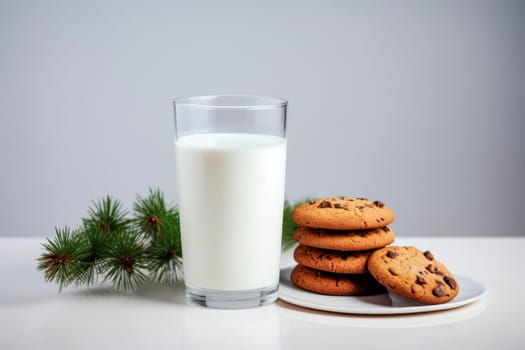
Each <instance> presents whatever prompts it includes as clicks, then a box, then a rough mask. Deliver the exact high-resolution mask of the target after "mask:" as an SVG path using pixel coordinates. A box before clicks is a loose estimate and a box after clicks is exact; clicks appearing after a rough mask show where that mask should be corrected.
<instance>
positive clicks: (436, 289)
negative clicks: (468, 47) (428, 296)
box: [432, 286, 445, 298]
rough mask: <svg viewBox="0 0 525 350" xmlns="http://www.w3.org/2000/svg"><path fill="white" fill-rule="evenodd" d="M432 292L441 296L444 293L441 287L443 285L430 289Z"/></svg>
mask: <svg viewBox="0 0 525 350" xmlns="http://www.w3.org/2000/svg"><path fill="white" fill-rule="evenodd" d="M432 294H434V296H436V297H438V298H439V297H442V296H444V295H445V289H443V286H437V287H436V288H434V289H432Z"/></svg>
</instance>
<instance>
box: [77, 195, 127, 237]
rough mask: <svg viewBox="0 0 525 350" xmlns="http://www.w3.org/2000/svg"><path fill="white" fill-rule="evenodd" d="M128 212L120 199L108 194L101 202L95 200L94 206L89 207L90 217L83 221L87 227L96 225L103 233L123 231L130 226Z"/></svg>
mask: <svg viewBox="0 0 525 350" xmlns="http://www.w3.org/2000/svg"><path fill="white" fill-rule="evenodd" d="M127 214H128V213H127V212H126V211H124V210H123V209H122V203H121V202H120V201H119V200H118V199H114V198H112V197H111V196H106V197H104V198H103V199H102V200H100V201H99V202H93V206H92V207H90V208H89V209H88V215H89V217H88V218H85V219H83V222H84V226H85V227H86V228H93V227H96V228H98V229H99V230H100V231H102V232H103V233H107V232H109V231H121V230H123V229H126V228H127V227H128V226H129V220H128V219H127V218H126V216H127Z"/></svg>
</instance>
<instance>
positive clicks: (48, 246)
mask: <svg viewBox="0 0 525 350" xmlns="http://www.w3.org/2000/svg"><path fill="white" fill-rule="evenodd" d="M55 232H56V234H55V237H54V238H53V239H49V238H48V239H47V242H46V243H43V244H42V247H43V248H44V253H42V255H41V256H40V258H39V259H38V261H39V263H38V267H37V268H38V269H39V270H41V271H43V272H44V279H45V280H46V282H55V283H57V284H58V286H59V291H62V287H64V286H67V285H69V284H71V283H73V282H78V281H79V279H80V276H81V275H82V271H83V266H82V260H83V259H84V258H85V257H86V255H87V252H86V250H85V246H84V245H83V243H82V239H81V236H80V235H79V234H78V232H77V231H71V230H70V229H69V228H68V227H65V228H63V229H58V228H56V229H55Z"/></svg>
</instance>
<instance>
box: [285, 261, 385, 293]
mask: <svg viewBox="0 0 525 350" xmlns="http://www.w3.org/2000/svg"><path fill="white" fill-rule="evenodd" d="M290 279H291V281H292V283H293V284H294V285H296V286H297V287H299V288H301V289H304V290H307V291H309V292H314V293H318V294H326V295H370V294H377V293H383V292H385V291H386V290H385V288H384V287H383V286H382V285H380V284H379V283H377V281H376V280H374V278H373V277H372V276H371V275H369V274H365V275H352V274H341V273H332V272H325V271H319V270H315V269H311V268H309V267H306V266H303V265H297V266H296V267H295V268H294V269H293V270H292V273H291V275H290Z"/></svg>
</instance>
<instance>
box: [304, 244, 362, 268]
mask: <svg viewBox="0 0 525 350" xmlns="http://www.w3.org/2000/svg"><path fill="white" fill-rule="evenodd" d="M371 252H372V251H370V250H367V251H360V252H340V251H336V250H326V249H319V248H314V247H308V246H306V245H304V244H299V245H298V246H297V247H296V248H295V250H294V259H295V261H297V262H298V263H299V264H301V265H304V266H308V267H311V268H313V269H316V270H321V271H328V272H338V273H352V274H363V273H367V272H368V270H367V268H366V262H367V260H368V256H369V255H370V253H371Z"/></svg>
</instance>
